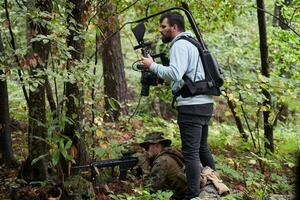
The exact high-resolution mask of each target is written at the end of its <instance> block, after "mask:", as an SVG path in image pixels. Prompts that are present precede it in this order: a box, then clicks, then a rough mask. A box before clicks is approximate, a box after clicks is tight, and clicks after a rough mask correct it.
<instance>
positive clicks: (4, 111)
mask: <svg viewBox="0 0 300 200" xmlns="http://www.w3.org/2000/svg"><path fill="white" fill-rule="evenodd" d="M3 51H4V49H3V44H2V37H1V32H0V57H1V56H2V55H3ZM2 74H4V71H2V70H0V76H1V75H2ZM9 123H10V118H9V104H8V92H7V83H6V80H1V79H0V164H2V163H4V164H5V165H6V166H8V167H15V166H16V164H17V162H16V160H15V157H14V154H13V149H12V143H11V129H10V126H9Z"/></svg>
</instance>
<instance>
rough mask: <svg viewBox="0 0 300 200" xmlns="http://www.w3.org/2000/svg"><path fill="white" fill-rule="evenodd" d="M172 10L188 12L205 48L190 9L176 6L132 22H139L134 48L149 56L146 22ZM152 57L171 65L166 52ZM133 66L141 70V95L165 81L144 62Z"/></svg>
mask: <svg viewBox="0 0 300 200" xmlns="http://www.w3.org/2000/svg"><path fill="white" fill-rule="evenodd" d="M171 10H182V11H184V13H185V14H186V16H187V18H188V20H189V22H190V24H191V27H192V29H193V31H194V32H195V35H196V37H197V40H198V41H199V42H200V44H201V46H202V48H203V49H204V48H205V45H204V43H203V41H202V38H201V34H200V30H199V28H198V27H197V25H196V23H195V20H194V18H193V16H192V15H191V13H190V12H189V11H188V10H186V9H184V8H180V7H174V8H170V9H167V10H164V11H162V12H159V13H156V14H153V15H151V16H148V17H145V18H142V19H140V20H137V21H134V22H131V23H139V24H138V25H137V26H136V27H134V28H133V29H132V32H133V34H134V36H135V38H136V40H137V42H138V45H137V46H135V47H134V50H137V49H141V52H142V56H144V57H147V56H148V54H149V53H150V52H149V47H150V45H151V43H150V42H145V41H144V35H145V31H146V29H145V25H144V22H145V21H147V20H148V19H150V18H153V17H155V16H158V15H161V14H163V13H165V12H168V11H171ZM150 55H151V54H150ZM151 57H152V58H153V59H156V58H160V60H161V63H162V64H163V65H164V66H168V65H169V59H168V58H167V57H166V54H165V53H160V54H154V55H151ZM132 68H133V70H135V71H140V72H141V84H142V88H141V96H149V88H150V86H157V85H158V84H159V83H162V82H163V80H162V79H160V78H158V77H157V75H156V74H154V73H153V72H151V71H149V70H145V69H144V67H143V65H142V64H137V62H134V63H133V64H132Z"/></svg>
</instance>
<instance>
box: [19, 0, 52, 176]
mask: <svg viewBox="0 0 300 200" xmlns="http://www.w3.org/2000/svg"><path fill="white" fill-rule="evenodd" d="M28 5H34V7H28V10H31V9H35V8H38V9H40V10H41V11H43V12H48V13H51V10H52V2H51V0H37V1H34V2H31V3H29V4H28ZM27 27H28V28H27V30H28V41H30V40H31V39H32V38H34V37H35V36H36V35H38V34H41V35H49V30H48V28H47V27H46V26H45V25H43V24H42V23H39V22H38V21H35V20H33V19H31V18H29V19H28V24H27ZM29 46H30V47H31V49H30V52H29V54H28V59H29V60H30V63H31V65H30V69H29V74H30V78H31V81H32V82H33V83H36V85H30V92H29V104H28V107H29V109H28V118H29V123H28V124H29V126H28V149H29V155H28V158H27V161H26V163H27V165H26V167H27V168H29V169H23V171H26V173H25V174H26V175H24V176H25V177H24V178H25V179H27V180H39V181H41V180H46V179H47V178H48V176H49V174H48V155H49V146H48V144H47V143H46V142H44V141H43V140H45V139H46V138H47V129H46V126H45V125H46V98H45V75H44V69H45V66H46V65H47V62H48V56H49V50H50V44H49V42H48V43H46V44H45V43H43V41H35V42H31V43H29ZM37 158H39V159H38V161H37V162H36V163H35V164H34V165H33V166H32V165H31V163H32V161H33V160H34V159H37ZM26 176H27V177H26Z"/></svg>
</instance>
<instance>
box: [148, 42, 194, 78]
mask: <svg viewBox="0 0 300 200" xmlns="http://www.w3.org/2000/svg"><path fill="white" fill-rule="evenodd" d="M186 42H187V41H183V40H180V41H177V42H175V43H174V44H173V46H172V47H171V50H170V66H163V65H161V64H157V63H155V62H154V63H152V64H151V65H150V70H151V71H153V72H154V73H156V74H157V75H158V76H159V77H160V78H162V79H164V80H167V81H180V80H181V79H182V76H183V75H184V74H185V72H186V70H187V68H188V45H186V44H185V43H186Z"/></svg>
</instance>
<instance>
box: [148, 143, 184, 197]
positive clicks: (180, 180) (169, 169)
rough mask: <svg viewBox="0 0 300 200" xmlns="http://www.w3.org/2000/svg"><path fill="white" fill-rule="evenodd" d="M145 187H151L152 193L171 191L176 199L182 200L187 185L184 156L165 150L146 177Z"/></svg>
mask: <svg viewBox="0 0 300 200" xmlns="http://www.w3.org/2000/svg"><path fill="white" fill-rule="evenodd" d="M144 185H147V186H150V188H151V190H152V191H157V190H166V189H167V190H171V191H173V193H174V195H173V197H174V198H175V199H182V198H183V197H184V192H185V190H186V185H187V184H186V176H185V173H184V161H183V156H182V154H181V153H180V152H179V151H177V150H175V149H172V148H170V147H167V148H165V149H164V151H163V152H161V153H160V154H159V155H158V156H156V158H155V159H154V161H153V163H152V168H151V171H150V172H149V174H146V175H145V176H144Z"/></svg>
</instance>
